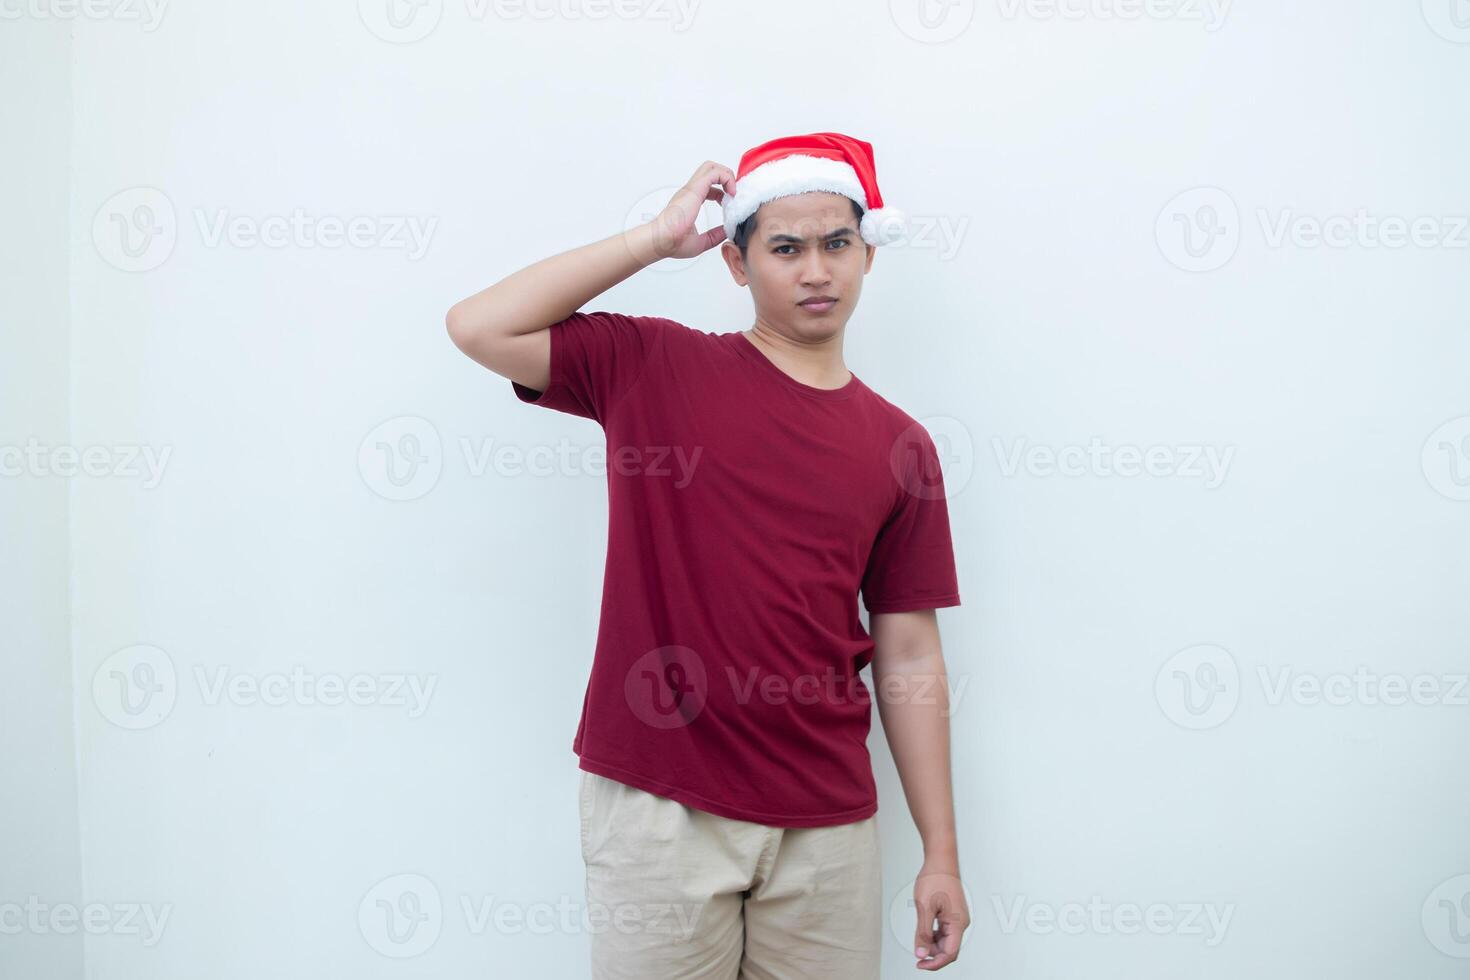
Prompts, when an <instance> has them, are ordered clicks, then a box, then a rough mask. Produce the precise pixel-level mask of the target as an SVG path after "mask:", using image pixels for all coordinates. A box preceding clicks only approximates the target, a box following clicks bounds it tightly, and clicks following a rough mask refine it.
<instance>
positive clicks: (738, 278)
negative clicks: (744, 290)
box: [720, 238, 750, 286]
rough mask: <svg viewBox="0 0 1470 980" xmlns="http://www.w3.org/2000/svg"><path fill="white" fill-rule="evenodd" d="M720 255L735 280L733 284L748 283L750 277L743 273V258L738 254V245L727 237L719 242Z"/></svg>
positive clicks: (741, 284)
mask: <svg viewBox="0 0 1470 980" xmlns="http://www.w3.org/2000/svg"><path fill="white" fill-rule="evenodd" d="M720 255H721V256H722V257H723V258H724V260H725V265H727V266H729V267H730V276H731V277H732V278H733V279H734V280H735V285H737V286H748V285H750V279H749V278H748V277H747V276H746V275H745V259H744V258H743V257H742V256H741V254H740V248H739V246H737V245H736V244H735V243H734V242H732V241H730V239H728V238H727V239H725V240H724V241H723V242H721V243H720Z"/></svg>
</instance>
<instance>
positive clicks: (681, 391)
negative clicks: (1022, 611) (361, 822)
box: [447, 133, 969, 980]
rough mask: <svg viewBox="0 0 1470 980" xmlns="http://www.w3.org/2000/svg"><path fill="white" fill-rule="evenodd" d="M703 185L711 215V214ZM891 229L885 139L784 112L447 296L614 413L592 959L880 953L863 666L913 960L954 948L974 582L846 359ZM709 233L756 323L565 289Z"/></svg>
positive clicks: (750, 959)
mask: <svg viewBox="0 0 1470 980" xmlns="http://www.w3.org/2000/svg"><path fill="white" fill-rule="evenodd" d="M705 201H718V202H720V203H721V206H722V208H723V211H724V223H723V226H722V227H718V228H713V229H710V230H709V231H706V232H703V233H700V232H697V231H695V228H694V225H695V218H696V217H697V215H698V212H699V209H700V207H701V205H702V204H703V203H704V202H705ZM896 232H897V233H900V234H901V215H899V214H897V212H895V211H893V209H885V208H883V203H882V198H881V196H880V195H879V192H878V186H877V178H876V174H875V172H874V168H873V156H872V147H871V146H870V145H869V144H867V143H865V142H862V141H861V140H856V139H853V138H851V137H848V136H844V135H842V134H840V133H812V134H807V135H804V136H794V137H784V138H782V139H777V140H772V141H770V142H768V143H764V144H762V145H760V146H758V147H755V148H754V149H752V150H750V151H749V152H747V153H746V154H745V155H744V156H743V157H742V158H741V163H740V170H739V173H738V174H737V173H732V172H731V171H730V170H729V169H728V168H726V167H723V166H720V165H719V164H716V163H713V162H706V163H705V164H703V165H702V166H701V167H700V168H699V169H698V170H697V171H695V173H694V175H693V177H691V178H690V180H689V182H688V183H687V184H686V185H685V186H684V187H683V188H681V189H680V190H679V191H678V192H677V193H676V194H675V195H674V197H673V199H672V200H671V201H670V202H669V204H668V206H667V207H665V208H664V210H663V211H662V212H661V213H660V214H659V215H658V216H657V217H656V218H655V219H654V220H653V221H652V222H650V223H648V224H646V225H643V226H640V227H638V228H634V229H633V230H631V231H627V232H624V233H622V234H619V235H614V236H612V237H611V238H607V239H604V240H603V241H600V242H595V243H593V244H591V245H586V246H583V247H582V248H578V249H575V250H572V251H570V252H565V253H563V254H560V255H556V256H553V257H551V258H549V259H545V260H543V261H541V262H538V263H536V264H534V265H531V266H529V267H527V268H525V269H522V270H521V271H519V272H517V273H515V274H514V275H511V276H509V277H508V278H506V279H504V280H502V281H501V282H499V283H497V284H495V285H494V286H491V287H489V288H488V289H485V290H484V291H482V292H480V293H477V294H476V295H474V296H471V297H469V298H468V299H466V300H463V301H462V302H460V303H457V304H455V306H454V307H453V308H452V309H451V310H450V311H449V315H448V317H447V324H448V328H449V333H450V336H451V337H452V338H453V340H454V343H455V344H456V345H457V346H458V347H459V348H460V349H461V350H462V351H464V352H465V353H466V354H468V355H469V356H470V357H472V358H474V359H475V360H476V361H478V362H479V363H481V364H483V365H484V366H486V367H488V368H489V369H490V370H492V371H494V372H496V373H497V374H500V375H502V376H503V377H505V378H507V379H509V380H511V382H512V386H513V389H514V391H515V394H516V396H517V397H518V398H520V399H521V400H522V401H524V402H527V403H530V404H534V405H542V406H545V407H547V408H552V409H556V410H558V411H562V412H567V413H570V414H573V415H578V416H582V417H584V418H590V419H593V420H595V421H596V422H598V424H600V425H601V426H602V428H603V430H604V432H605V433H606V436H607V448H608V452H607V467H608V474H607V481H608V499H609V515H608V550H607V563H606V566H605V569H604V581H603V601H602V610H601V623H600V627H599V631H598V637H597V649H596V653H595V656H594V659H593V665H592V672H591V678H590V681H589V683H588V686H587V691H586V694H585V697H584V700H583V708H582V717H581V722H580V724H579V726H578V729H577V734H576V738H575V739H574V741H573V745H572V748H573V750H574V751H575V752H576V753H577V755H578V757H579V765H580V768H581V770H582V776H581V778H582V784H581V789H580V804H581V835H582V858H583V861H584V862H585V866H586V870H587V898H588V902H589V906H590V908H591V910H592V911H593V912H595V913H598V914H599V916H601V915H602V913H606V915H605V917H601V918H600V921H596V920H595V921H594V928H593V939H592V959H593V975H594V976H595V977H599V978H601V977H629V978H632V977H637V978H655V977H656V978H659V980H672V978H680V977H710V978H715V977H721V978H724V977H735V976H737V973H738V976H740V977H746V978H798V977H799V978H804V980H816V978H824V977H833V978H837V977H840V978H843V980H858V978H877V977H878V975H879V973H878V964H879V952H880V948H881V944H882V921H883V918H884V915H885V912H886V909H887V906H888V901H887V898H886V897H885V896H884V894H883V890H882V885H881V874H880V868H879V851H878V828H877V817H876V811H877V805H878V804H877V794H876V789H875V785H874V782H873V774H872V767H871V763H870V760H869V756H868V751H867V746H866V738H867V734H868V728H869V722H870V718H871V705H870V697H869V694H868V690H867V687H866V685H864V683H863V681H862V679H861V678H860V676H859V674H858V672H859V671H860V670H861V669H862V667H863V666H864V665H866V664H868V663H870V662H871V663H872V665H873V680H874V682H875V686H876V687H877V700H878V711H879V715H880V717H881V718H882V721H883V729H884V732H885V734H886V736H887V739H888V743H889V745H890V746H891V748H892V751H893V757H894V761H895V762H896V764H897V767H898V771H899V776H900V779H901V781H902V783H903V789H904V794H905V796H906V798H907V801H908V805H909V809H910V811H911V813H912V815H913V818H914V822H915V824H916V825H917V827H918V831H919V835H920V837H921V838H922V841H923V848H924V862H923V866H922V867H921V868H920V869H919V872H918V875H917V879H916V881H915V885H914V889H913V904H914V907H915V910H916V913H917V919H918V922H917V928H916V932H915V955H916V957H917V960H916V963H915V965H916V966H917V967H918V968H919V969H924V970H936V969H939V968H941V967H943V966H946V965H947V964H949V963H950V962H952V961H953V960H954V959H955V957H956V956H957V955H958V952H959V944H960V938H961V935H962V933H963V931H964V929H965V928H966V927H967V926H968V924H969V911H968V909H967V907H966V904H965V898H964V894H963V891H962V889H961V886H960V876H959V858H958V848H957V840H956V834H955V823H954V813H953V803H952V797H951V787H950V764H949V728H948V720H947V716H948V712H947V707H948V700H947V682H946V677H945V668H944V660H943V655H942V653H941V649H940V640H939V631H938V626H937V621H936V617H935V613H934V610H935V609H936V608H938V607H942V606H955V605H958V604H959V602H960V597H959V590H958V585H957V582H956V578H955V567H954V557H953V551H952V547H951V541H950V532H949V518H948V512H947V509H946V503H945V497H944V486H943V480H942V477H941V474H940V471H939V467H938V454H937V452H936V450H935V447H934V445H933V442H932V440H931V439H930V438H929V436H928V434H927V433H926V432H925V431H924V429H923V428H922V427H921V426H919V425H918V424H917V423H916V422H915V421H914V420H913V419H912V418H910V417H909V416H908V415H906V414H905V413H903V412H902V411H900V410H899V409H898V408H896V407H895V406H893V405H892V404H890V403H889V402H887V401H885V400H884V399H882V398H881V397H879V396H878V395H877V394H876V393H875V392H873V391H872V389H870V388H868V387H867V386H866V385H865V384H863V382H862V381H860V380H859V379H858V378H857V377H856V375H854V374H852V373H851V372H850V371H848V370H847V368H846V367H845V366H844V364H843V357H842V341H843V332H844V329H845V327H846V324H847V321H848V318H849V317H850V316H851V315H852V312H853V309H854V308H855V307H856V305H857V300H858V296H859V294H860V292H861V289H862V283H863V277H864V276H865V275H866V274H867V272H868V271H869V270H870V269H871V268H872V265H873V256H874V254H875V246H876V245H878V244H881V243H885V242H889V241H893V240H895V233H896ZM727 239H729V240H727ZM716 245H721V252H722V254H723V256H724V259H725V261H726V263H727V264H728V266H729V268H730V273H731V275H732V276H733V277H734V279H735V282H736V283H737V284H739V285H742V286H748V287H749V288H750V293H751V298H752V299H753V300H754V303H755V323H754V325H753V326H752V327H751V328H750V329H749V330H745V331H738V332H737V331H732V332H727V333H709V332H705V331H700V330H696V329H692V328H690V327H687V326H685V325H683V324H681V323H678V322H676V321H674V320H670V319H666V318H662V317H653V316H628V315H623V314H618V313H608V312H590V313H581V312H577V311H578V310H579V309H580V307H582V306H583V304H585V303H587V302H588V301H590V300H591V299H592V298H594V297H596V296H598V295H599V294H601V293H603V292H604V291H606V290H607V289H608V288H610V287H611V286H613V285H615V284H616V283H618V282H621V281H622V280H624V279H626V278H628V277H629V276H631V275H632V274H633V273H635V272H637V271H639V270H640V269H642V268H644V267H645V266H647V265H650V264H652V263H654V262H656V261H659V260H660V259H662V258H668V257H677V258H690V257H693V256H696V255H698V254H700V253H702V252H704V251H705V250H707V249H709V248H712V247H714V246H716ZM859 592H861V595H862V601H863V604H864V605H865V606H866V608H867V610H868V613H869V624H870V627H869V630H864V628H863V625H862V622H861V620H860V618H859V610H858V597H859Z"/></svg>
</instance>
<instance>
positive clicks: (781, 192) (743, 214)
mask: <svg viewBox="0 0 1470 980" xmlns="http://www.w3.org/2000/svg"><path fill="white" fill-rule="evenodd" d="M810 191H828V192H830V193H833V194H841V195H843V196H844V197H849V198H851V199H852V200H854V201H856V202H857V203H858V206H859V207H861V208H862V209H863V220H862V222H861V223H860V224H859V226H858V234H860V235H862V237H863V241H865V242H867V243H868V244H869V245H883V244H887V243H889V242H895V241H898V240H899V239H900V238H902V237H903V233H904V229H903V213H902V212H901V211H898V210H897V209H895V208H889V207H884V208H878V209H877V210H874V211H869V210H868V195H867V194H865V193H864V192H863V185H862V183H861V182H860V181H859V180H858V176H857V171H856V170H854V169H852V165H851V164H849V163H847V162H846V161H843V160H833V159H830V158H828V157H814V156H808V155H807V154H805V153H793V154H790V155H789V156H784V157H781V158H780V159H779V160H772V161H771V162H770V163H763V164H761V165H760V166H759V167H756V168H755V169H754V170H752V171H751V172H750V173H748V174H746V175H745V176H744V177H742V178H740V180H739V182H737V183H736V185H735V196H734V197H731V198H727V199H726V200H725V201H724V202H723V203H722V204H721V210H722V211H723V213H724V217H725V237H726V238H734V237H735V229H736V228H738V227H740V222H742V221H744V220H745V219H746V218H748V217H750V216H751V215H753V214H755V212H756V209H757V208H759V207H760V206H761V205H762V204H764V203H766V202H767V201H770V200H774V199H775V198H778V197H787V196H789V195H791V194H806V193H808V192H810Z"/></svg>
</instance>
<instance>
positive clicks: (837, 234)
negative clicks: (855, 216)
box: [766, 228, 855, 245]
mask: <svg viewBox="0 0 1470 980" xmlns="http://www.w3.org/2000/svg"><path fill="white" fill-rule="evenodd" d="M852 234H855V233H854V232H853V230H852V229H851V228H838V229H837V230H836V231H829V232H827V234H825V235H823V236H822V241H824V242H825V241H827V240H828V239H829V238H841V237H842V236H843V235H852ZM804 241H806V239H805V238H797V237H796V236H795V235H771V236H770V237H769V238H767V239H766V244H767V245H769V244H771V243H773V242H795V243H796V244H798V245H800V244H801V243H802V242H804Z"/></svg>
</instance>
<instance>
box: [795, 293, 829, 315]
mask: <svg viewBox="0 0 1470 980" xmlns="http://www.w3.org/2000/svg"><path fill="white" fill-rule="evenodd" d="M796 305H797V306H802V307H805V308H806V309H808V310H811V311H812V312H813V313H825V312H826V311H828V310H830V309H831V308H832V307H834V306H836V305H837V297H835V296H813V297H812V298H811V299H804V300H802V301H801V302H800V303H797V304H796Z"/></svg>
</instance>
